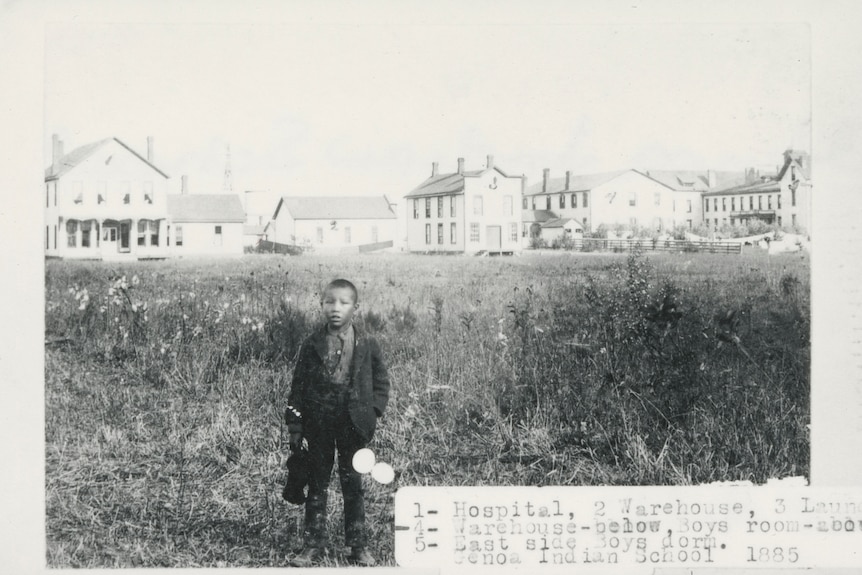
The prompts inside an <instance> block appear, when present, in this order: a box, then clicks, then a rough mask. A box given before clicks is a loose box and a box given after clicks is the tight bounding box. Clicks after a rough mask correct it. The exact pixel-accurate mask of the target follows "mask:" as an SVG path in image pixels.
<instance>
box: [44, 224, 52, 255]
mask: <svg viewBox="0 0 862 575" xmlns="http://www.w3.org/2000/svg"><path fill="white" fill-rule="evenodd" d="M50 247H51V226H45V249H46V250H47V249H50Z"/></svg>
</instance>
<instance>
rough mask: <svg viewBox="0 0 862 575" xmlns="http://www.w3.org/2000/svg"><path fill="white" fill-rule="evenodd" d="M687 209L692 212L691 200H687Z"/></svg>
mask: <svg viewBox="0 0 862 575" xmlns="http://www.w3.org/2000/svg"><path fill="white" fill-rule="evenodd" d="M685 211H687V212H688V213H691V200H686V201H685Z"/></svg>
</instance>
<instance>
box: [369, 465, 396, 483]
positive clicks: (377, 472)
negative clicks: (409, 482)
mask: <svg viewBox="0 0 862 575" xmlns="http://www.w3.org/2000/svg"><path fill="white" fill-rule="evenodd" d="M371 477H372V478H373V479H374V480H375V481H377V482H378V483H382V484H383V485H389V484H390V483H392V481H393V480H394V479H395V470H394V469H392V466H391V465H389V464H388V463H383V462H380V463H378V464H377V465H375V466H374V467H373V468H372V469H371Z"/></svg>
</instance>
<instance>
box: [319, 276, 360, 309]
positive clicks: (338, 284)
mask: <svg viewBox="0 0 862 575" xmlns="http://www.w3.org/2000/svg"><path fill="white" fill-rule="evenodd" d="M331 289H349V290H350V291H351V292H353V303H359V292H358V291H357V290H356V286H355V285H353V284H352V283H351V282H349V281H347V280H345V279H337V280H332V281H331V282H329V283H328V284H327V285H326V288H325V289H324V290H323V293H324V295H325V294H326V292H328V291H329V290H331ZM322 299H323V298H322V297H321V300H322Z"/></svg>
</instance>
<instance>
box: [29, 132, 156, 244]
mask: <svg viewBox="0 0 862 575" xmlns="http://www.w3.org/2000/svg"><path fill="white" fill-rule="evenodd" d="M52 156H53V157H52V163H51V166H50V167H48V169H47V170H46V171H45V189H44V193H45V223H44V228H45V233H44V240H45V242H44V243H45V253H46V255H48V256H52V257H60V258H70V259H142V258H161V257H165V256H166V255H167V253H168V241H167V226H168V221H167V220H168V205H167V194H168V175H167V174H165V173H164V172H163V171H161V170H160V169H159V168H157V167H156V166H155V165H154V164H153V139H152V138H147V155H146V157H144V156H143V155H141V154H139V153H138V152H136V151H135V150H133V149H132V148H131V147H130V146H128V145H127V144H125V143H124V142H122V141H120V140H119V139H117V138H106V139H104V140H99V141H97V142H93V143H91V144H87V145H85V146H81V147H79V148H76V149H75V150H73V151H72V152H69V153H68V154H64V153H63V144H62V142H61V141H60V140H59V137H58V136H57V135H54V137H53V154H52Z"/></svg>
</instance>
